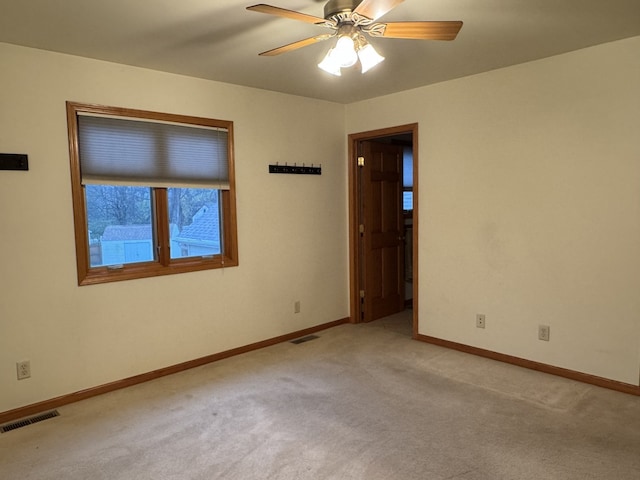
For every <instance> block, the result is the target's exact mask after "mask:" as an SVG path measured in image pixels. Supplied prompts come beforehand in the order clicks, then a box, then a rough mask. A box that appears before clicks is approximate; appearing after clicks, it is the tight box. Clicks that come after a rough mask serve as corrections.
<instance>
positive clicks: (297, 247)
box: [0, 44, 349, 412]
mask: <svg viewBox="0 0 640 480" xmlns="http://www.w3.org/2000/svg"><path fill="white" fill-rule="evenodd" d="M0 60H1V63H2V71H3V73H2V80H1V82H2V83H1V85H0V152H3V153H26V154H28V155H29V164H30V165H29V166H30V170H29V171H28V172H0V222H1V225H0V268H1V269H2V273H1V275H0V285H1V289H0V412H2V411H7V410H10V409H13V408H16V407H19V406H24V405H28V404H31V403H34V402H38V401H42V400H46V399H49V398H53V397H56V396H59V395H64V394H68V393H71V392H75V391H78V390H81V389H85V388H89V387H92V386H96V385H101V384H104V383H107V382H111V381H114V380H118V379H122V378H125V377H129V376H132V375H136V374H139V373H143V372H148V371H151V370H154V369H158V368H162V367H165V366H168V365H173V364H176V363H179V362H184V361H187V360H191V359H194V358H198V357H202V356H205V355H209V354H212V353H216V352H220V351H224V350H227V349H230V348H234V347H238V346H242V345H246V344H249V343H252V342H256V341H260V340H264V339H268V338H272V337H274V336H278V335H282V334H285V333H289V332H292V331H297V330H300V329H303V328H307V327H311V326H314V325H319V324H322V323H326V322H330V321H333V320H338V319H340V318H344V317H346V316H348V314H349V308H348V258H347V256H348V252H347V232H346V225H347V218H346V211H347V210H346V180H345V175H346V162H345V149H346V140H345V138H344V130H345V128H344V107H343V106H341V105H338V104H332V103H328V102H322V101H316V100H310V99H304V98H301V97H294V96H287V95H281V94H276V93H270V92H266V91H261V90H255V89H248V88H242V87H235V86H231V85H226V84H220V83H215V82H210V81H204V80H198V79H193V78H187V77H181V76H177V75H170V74H164V73H159V72H153V71H149V70H143V69H137V68H132V67H127V66H123V65H116V64H110V63H105V62H98V61H94V60H88V59H81V58H78V57H72V56H65V55H58V54H54V53H48V52H44V51H38V50H32V49H26V48H21V47H15V46H11V45H7V44H0ZM66 100H73V101H78V102H87V103H98V104H105V105H113V106H121V107H130V108H140V109H148V110H155V111H163V112H170V113H177V114H187V115H198V116H206V117H212V118H219V119H224V120H232V121H234V127H235V147H236V179H237V204H238V236H239V252H240V266H239V267H237V268H229V269H226V270H216V271H206V272H196V273H189V274H183V275H173V276H168V277H163V278H153V279H142V280H134V281H128V282H121V283H116V284H105V285H95V286H85V287H78V286H77V278H76V271H75V246H74V240H73V220H72V210H71V191H70V181H69V155H68V148H67V127H66V120H65V101H66ZM271 162H281V163H284V162H289V163H293V162H298V163H302V162H305V163H307V164H311V163H314V164H322V175H321V176H289V175H269V174H268V173H267V168H268V167H267V166H268V164H269V163H271ZM296 300H299V301H300V302H301V307H302V311H301V313H299V314H294V313H293V303H294V301H296ZM24 359H29V360H30V361H31V368H32V378H30V379H28V380H23V381H20V382H18V381H17V380H16V373H15V362H16V361H19V360H24Z"/></svg>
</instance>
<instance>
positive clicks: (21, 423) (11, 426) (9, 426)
mask: <svg viewBox="0 0 640 480" xmlns="http://www.w3.org/2000/svg"><path fill="white" fill-rule="evenodd" d="M58 416H60V414H59V413H58V411H57V410H51V411H50V412H45V413H41V414H40V415H36V416H34V417H29V418H23V419H22V420H18V421H16V422H13V423H6V424H4V425H0V433H7V432H10V431H11V430H15V429H17V428H22V427H26V426H27V425H31V424H32V423H38V422H41V421H43V420H48V419H50V418H53V417H58Z"/></svg>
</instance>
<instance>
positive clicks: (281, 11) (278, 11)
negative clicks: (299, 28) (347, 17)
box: [247, 3, 326, 24]
mask: <svg viewBox="0 0 640 480" xmlns="http://www.w3.org/2000/svg"><path fill="white" fill-rule="evenodd" d="M247 10H251V11H252V12H260V13H267V14H269V15H277V16H278V17H284V18H290V19H291V20H300V21H301V22H307V23H313V24H323V23H325V22H326V20H325V19H324V18H320V17H314V16H313V15H307V14H306V13H300V12H294V11H293V10H287V9H286V8H280V7H273V6H271V5H266V4H264V3H259V4H258V5H252V6H250V7H247Z"/></svg>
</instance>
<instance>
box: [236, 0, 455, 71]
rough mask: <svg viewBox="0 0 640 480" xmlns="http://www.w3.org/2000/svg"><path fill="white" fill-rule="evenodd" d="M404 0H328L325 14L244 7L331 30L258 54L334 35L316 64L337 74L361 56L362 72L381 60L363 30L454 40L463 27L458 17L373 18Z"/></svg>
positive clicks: (275, 52) (287, 49) (392, 35)
mask: <svg viewBox="0 0 640 480" xmlns="http://www.w3.org/2000/svg"><path fill="white" fill-rule="evenodd" d="M403 1H404V0H329V1H328V2H327V4H326V5H325V6H324V18H320V17H316V16H313V15H308V14H306V13H301V12H296V11H293V10H287V9H285V8H280V7H274V6H271V5H266V4H264V3H260V4H258V5H253V6H250V7H247V10H250V11H253V12H260V13H266V14H269V15H276V16H279V17H284V18H289V19H291V20H299V21H301V22H306V23H312V24H314V25H319V26H322V27H327V28H330V29H331V30H333V32H332V33H328V34H323V35H316V36H314V37H309V38H305V39H304V40H298V41H297V42H293V43H290V44H288V45H283V46H281V47H278V48H273V49H271V50H267V51H265V52H262V53H260V55H263V56H274V55H280V54H281V53H286V52H290V51H292V50H296V49H298V48H302V47H306V46H308V45H312V44H314V43H316V42H321V41H324V40H328V39H330V38H334V37H337V39H338V41H337V42H336V45H335V47H333V48H331V49H330V50H329V52H328V53H327V55H326V56H325V58H324V60H322V62H320V63H319V64H318V67H320V68H321V69H323V70H325V71H327V72H329V73H331V74H333V75H340V74H341V68H348V67H351V66H353V65H355V64H356V63H357V62H358V60H360V66H361V71H362V73H365V72H366V71H368V70H370V69H371V68H373V67H374V66H376V65H377V64H378V63H380V62H382V61H383V60H384V57H383V56H381V55H380V54H378V52H376V51H375V49H374V48H373V46H372V45H371V44H370V43H369V42H368V41H367V39H366V37H365V34H366V35H368V36H371V37H384V38H405V39H417V40H454V39H455V38H456V36H457V35H458V32H459V31H460V29H461V28H462V22H461V21H440V22H436V21H432V22H390V23H379V22H376V20H377V19H378V18H380V17H382V16H383V15H384V14H386V13H387V12H389V11H391V10H392V9H394V8H395V7H397V6H398V5H399V4H401V3H402V2H403Z"/></svg>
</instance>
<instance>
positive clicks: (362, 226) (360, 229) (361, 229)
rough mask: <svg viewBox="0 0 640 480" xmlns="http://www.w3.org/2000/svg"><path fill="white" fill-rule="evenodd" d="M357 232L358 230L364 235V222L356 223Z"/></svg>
mask: <svg viewBox="0 0 640 480" xmlns="http://www.w3.org/2000/svg"><path fill="white" fill-rule="evenodd" d="M358 232H360V235H364V223H361V224H360V225H358Z"/></svg>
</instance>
